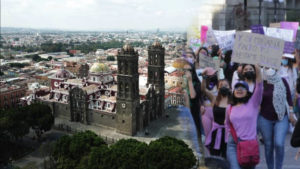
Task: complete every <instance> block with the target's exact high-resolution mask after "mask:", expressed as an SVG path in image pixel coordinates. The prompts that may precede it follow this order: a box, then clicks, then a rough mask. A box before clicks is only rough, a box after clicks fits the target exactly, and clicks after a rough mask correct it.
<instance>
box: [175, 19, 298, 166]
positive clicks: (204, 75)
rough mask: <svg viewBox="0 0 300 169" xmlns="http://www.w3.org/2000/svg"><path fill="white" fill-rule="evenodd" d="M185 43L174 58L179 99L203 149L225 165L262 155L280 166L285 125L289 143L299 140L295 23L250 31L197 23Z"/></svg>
mask: <svg viewBox="0 0 300 169" xmlns="http://www.w3.org/2000/svg"><path fill="white" fill-rule="evenodd" d="M194 43H199V44H200V45H199V46H197V47H193V45H194ZM188 46H189V47H186V48H185V50H184V51H183V56H182V57H181V58H179V59H177V60H176V61H175V62H182V63H183V64H181V65H182V66H181V67H177V68H181V69H182V70H183V71H184V72H185V74H184V77H183V78H184V80H185V85H184V91H185V92H184V95H185V106H186V107H188V108H189V109H190V112H191V115H192V117H193V119H194V123H195V126H196V129H197V134H198V137H199V138H203V139H202V140H203V142H204V145H205V149H206V151H207V152H206V154H208V155H209V156H218V157H220V158H222V159H224V160H225V161H227V163H228V164H229V166H230V168H231V169H252V168H255V166H256V165H258V164H259V162H260V161H261V159H263V158H265V161H266V165H267V166H265V168H268V169H282V168H283V167H282V166H283V163H284V157H285V154H284V153H285V150H284V149H285V141H286V136H287V134H288V133H289V132H290V133H292V138H291V140H290V144H291V146H293V147H295V148H297V147H300V74H299V73H300V67H299V66H300V27H299V23H298V22H280V23H277V24H273V25H272V26H271V27H264V26H262V25H253V26H251V30H249V31H216V30H212V29H211V28H208V27H207V26H202V27H201V38H200V39H196V40H195V39H192V40H189V42H188ZM177 65H180V64H177ZM259 144H263V147H264V152H263V154H264V156H260V153H259ZM295 156H296V157H295V158H298V156H299V157H300V149H299V151H298V153H297V154H296V155H295ZM299 166H300V164H299ZM299 168H300V167H299Z"/></svg>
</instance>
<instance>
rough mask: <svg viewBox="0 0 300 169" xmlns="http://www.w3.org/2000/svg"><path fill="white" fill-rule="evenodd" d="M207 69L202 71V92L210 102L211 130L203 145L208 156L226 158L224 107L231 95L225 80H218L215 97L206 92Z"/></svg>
mask: <svg viewBox="0 0 300 169" xmlns="http://www.w3.org/2000/svg"><path fill="white" fill-rule="evenodd" d="M208 70H209V68H206V69H205V70H204V71H203V82H202V89H201V90H202V91H203V92H204V93H205V94H206V95H207V96H209V98H210V101H211V102H212V112H213V121H212V129H211V130H210V131H209V133H208V135H207V136H206V140H205V145H206V146H207V147H208V149H209V151H210V154H211V155H214V156H221V157H223V158H226V146H227V145H226V142H227V139H226V133H225V125H224V122H225V116H226V107H227V106H228V104H229V97H230V94H231V91H230V85H229V83H228V81H227V80H225V79H223V80H219V82H218V95H217V96H216V97H215V96H214V95H213V94H211V93H210V91H208V90H207V89H206V88H205V86H206V77H207V76H206V74H207V71H208Z"/></svg>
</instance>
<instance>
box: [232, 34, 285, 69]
mask: <svg viewBox="0 0 300 169" xmlns="http://www.w3.org/2000/svg"><path fill="white" fill-rule="evenodd" d="M283 48H284V41H283V40H281V39H277V38H273V37H268V36H264V35H260V34H255V33H247V32H237V33H236V37H235V43H234V47H233V53H232V61H233V62H237V63H250V64H257V63H258V64H260V65H262V66H266V67H272V68H275V69H278V68H279V67H280V64H281V57H282V54H283Z"/></svg>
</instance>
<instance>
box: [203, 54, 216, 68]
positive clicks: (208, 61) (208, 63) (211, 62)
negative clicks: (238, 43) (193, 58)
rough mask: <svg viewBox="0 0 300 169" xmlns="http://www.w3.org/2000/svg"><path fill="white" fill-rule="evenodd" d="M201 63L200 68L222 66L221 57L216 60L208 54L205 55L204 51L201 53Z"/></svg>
mask: <svg viewBox="0 0 300 169" xmlns="http://www.w3.org/2000/svg"><path fill="white" fill-rule="evenodd" d="M199 65H200V68H206V67H212V68H214V69H216V70H218V69H219V67H220V60H219V59H218V60H215V59H213V58H212V57H210V56H206V55H203V54H202V53H200V57H199Z"/></svg>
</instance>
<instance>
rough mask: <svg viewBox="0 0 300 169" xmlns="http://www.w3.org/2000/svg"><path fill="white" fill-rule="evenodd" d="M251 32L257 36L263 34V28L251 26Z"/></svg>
mask: <svg viewBox="0 0 300 169" xmlns="http://www.w3.org/2000/svg"><path fill="white" fill-rule="evenodd" d="M251 32H252V33H258V34H262V35H263V34H264V28H263V25H252V26H251Z"/></svg>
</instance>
